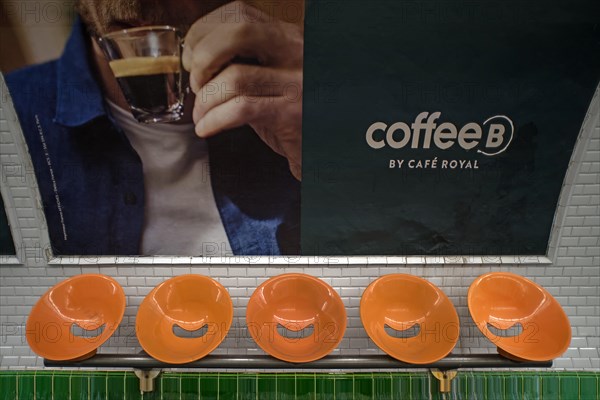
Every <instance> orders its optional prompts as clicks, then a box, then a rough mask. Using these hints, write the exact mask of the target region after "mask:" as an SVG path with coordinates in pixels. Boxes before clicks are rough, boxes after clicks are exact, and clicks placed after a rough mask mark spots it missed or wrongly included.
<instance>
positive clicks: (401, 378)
mask: <svg viewBox="0 0 600 400" xmlns="http://www.w3.org/2000/svg"><path fill="white" fill-rule="evenodd" d="M410 390H411V387H410V375H409V374H393V375H392V398H393V399H394V400H398V399H400V400H404V399H410V398H411V395H410V394H411V392H410Z"/></svg>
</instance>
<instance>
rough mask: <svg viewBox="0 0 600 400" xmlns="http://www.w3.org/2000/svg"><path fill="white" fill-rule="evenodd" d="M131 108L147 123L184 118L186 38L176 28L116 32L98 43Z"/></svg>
mask: <svg viewBox="0 0 600 400" xmlns="http://www.w3.org/2000/svg"><path fill="white" fill-rule="evenodd" d="M98 42H99V44H100V47H101V48H102V50H103V52H104V54H105V55H106V57H107V59H108V62H109V65H110V68H111V70H112V72H113V74H114V75H115V78H116V79H117V82H118V83H119V86H120V87H121V90H122V91H123V95H124V96H125V99H126V100H127V102H128V103H129V106H130V107H131V112H132V114H133V116H134V117H135V118H136V119H137V120H138V121H139V122H143V123H152V122H172V121H177V120H179V119H181V117H182V115H183V98H184V95H185V93H184V89H183V83H182V75H183V67H182V63H181V49H182V35H181V33H180V32H179V31H178V30H177V29H176V28H174V27H172V26H167V25H165V26H145V27H140V28H132V29H125V30H122V31H117V32H112V33H109V34H107V35H105V36H103V37H101V38H100V39H99V40H98Z"/></svg>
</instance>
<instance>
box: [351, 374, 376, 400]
mask: <svg viewBox="0 0 600 400" xmlns="http://www.w3.org/2000/svg"><path fill="white" fill-rule="evenodd" d="M354 398H355V399H357V400H367V399H368V400H371V399H372V398H373V375H371V374H368V375H362V374H361V375H355V376H354Z"/></svg>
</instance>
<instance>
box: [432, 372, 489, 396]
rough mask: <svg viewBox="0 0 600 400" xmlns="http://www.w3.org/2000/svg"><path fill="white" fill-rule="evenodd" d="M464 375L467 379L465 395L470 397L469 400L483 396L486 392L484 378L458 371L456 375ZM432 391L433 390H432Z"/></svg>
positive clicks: (479, 375)
mask: <svg viewBox="0 0 600 400" xmlns="http://www.w3.org/2000/svg"><path fill="white" fill-rule="evenodd" d="M462 374H464V375H466V379H467V393H468V395H469V396H471V397H470V398H471V399H478V398H481V397H482V396H483V394H484V393H485V392H486V390H485V389H486V384H485V381H486V376H485V375H481V374H474V373H472V372H462V371H458V375H462ZM432 390H433V389H432Z"/></svg>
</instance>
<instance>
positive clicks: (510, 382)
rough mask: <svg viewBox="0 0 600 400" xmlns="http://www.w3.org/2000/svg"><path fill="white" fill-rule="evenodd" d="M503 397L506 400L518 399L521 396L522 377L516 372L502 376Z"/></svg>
mask: <svg viewBox="0 0 600 400" xmlns="http://www.w3.org/2000/svg"><path fill="white" fill-rule="evenodd" d="M504 398H505V399H507V400H520V399H522V398H523V379H522V376H521V375H519V374H517V373H510V374H506V375H505V376H504Z"/></svg>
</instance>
